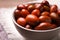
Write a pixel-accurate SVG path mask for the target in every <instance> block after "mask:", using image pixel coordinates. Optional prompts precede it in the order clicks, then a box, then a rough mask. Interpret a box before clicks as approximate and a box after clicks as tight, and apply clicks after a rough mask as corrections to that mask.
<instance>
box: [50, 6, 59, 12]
mask: <svg viewBox="0 0 60 40" xmlns="http://www.w3.org/2000/svg"><path fill="white" fill-rule="evenodd" d="M57 10H58V7H57V5H52V6H51V7H50V12H57Z"/></svg>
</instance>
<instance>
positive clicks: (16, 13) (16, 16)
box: [14, 9, 21, 19]
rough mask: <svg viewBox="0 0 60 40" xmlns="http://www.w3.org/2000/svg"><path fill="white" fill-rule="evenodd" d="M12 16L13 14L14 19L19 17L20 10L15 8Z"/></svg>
mask: <svg viewBox="0 0 60 40" xmlns="http://www.w3.org/2000/svg"><path fill="white" fill-rule="evenodd" d="M14 16H15V18H16V19H17V18H19V17H20V16H21V13H20V10H18V9H16V10H15V11H14Z"/></svg>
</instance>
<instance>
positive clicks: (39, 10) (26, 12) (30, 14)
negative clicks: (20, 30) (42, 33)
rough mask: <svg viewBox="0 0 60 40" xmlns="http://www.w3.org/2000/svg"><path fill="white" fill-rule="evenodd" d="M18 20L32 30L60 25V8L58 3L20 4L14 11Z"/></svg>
mask: <svg viewBox="0 0 60 40" xmlns="http://www.w3.org/2000/svg"><path fill="white" fill-rule="evenodd" d="M14 16H15V19H16V22H17V23H18V24H19V25H21V26H22V27H24V28H27V29H32V30H49V29H54V28H56V27H58V26H60V10H58V7H57V5H50V4H49V2H48V1H46V0H44V1H42V2H41V3H31V4H20V5H18V6H17V8H16V10H15V11H14Z"/></svg>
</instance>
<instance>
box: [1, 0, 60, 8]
mask: <svg viewBox="0 0 60 40" xmlns="http://www.w3.org/2000/svg"><path fill="white" fill-rule="evenodd" d="M29 1H41V0H0V8H2V7H13V6H16V5H17V4H21V3H23V2H29ZM48 1H49V2H52V3H54V4H55V3H58V4H59V5H60V3H59V2H60V0H48Z"/></svg>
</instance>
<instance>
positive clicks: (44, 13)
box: [41, 11, 50, 16]
mask: <svg viewBox="0 0 60 40" xmlns="http://www.w3.org/2000/svg"><path fill="white" fill-rule="evenodd" d="M49 14H50V13H49V12H47V11H45V12H42V13H41V15H42V16H49Z"/></svg>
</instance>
